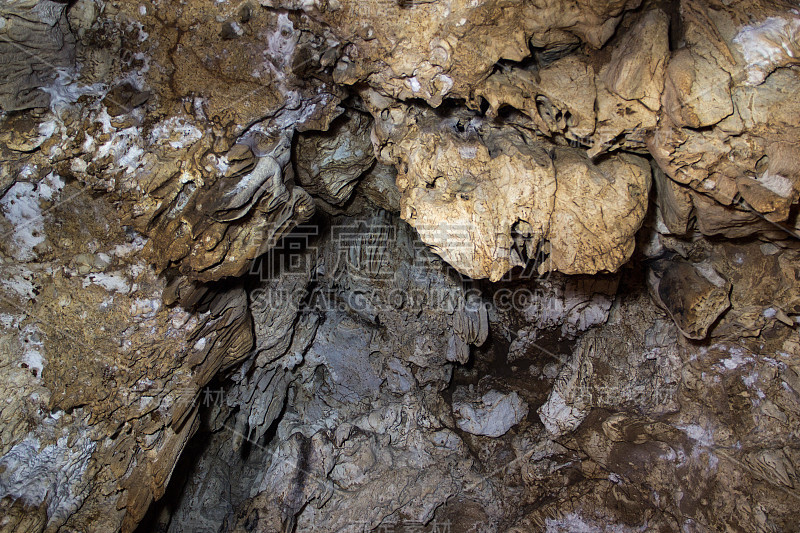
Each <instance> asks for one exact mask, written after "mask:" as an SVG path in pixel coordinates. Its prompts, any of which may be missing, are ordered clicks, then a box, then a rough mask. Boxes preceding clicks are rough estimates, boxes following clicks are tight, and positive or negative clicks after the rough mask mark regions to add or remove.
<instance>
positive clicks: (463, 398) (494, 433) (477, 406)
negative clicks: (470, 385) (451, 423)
mask: <svg viewBox="0 0 800 533" xmlns="http://www.w3.org/2000/svg"><path fill="white" fill-rule="evenodd" d="M469 396H470V394H469V392H468V391H466V390H465V389H457V390H456V392H455V393H454V394H453V413H454V414H455V415H456V418H457V421H456V423H457V424H458V427H459V428H461V429H462V430H463V431H466V432H467V433H472V434H473V435H486V436H487V437H500V436H502V435H505V434H506V433H507V432H508V430H509V429H511V428H512V427H513V426H514V425H516V424H518V423H519V421H520V420H522V419H523V418H524V417H525V416H526V415H527V414H528V406H527V405H526V404H525V402H524V401H523V400H522V399H520V397H519V395H518V394H517V393H516V392H511V393H510V394H503V393H501V392H498V391H496V390H491V391H489V392H487V393H486V394H484V395H483V396H481V397H480V398H478V399H477V400H470V399H469Z"/></svg>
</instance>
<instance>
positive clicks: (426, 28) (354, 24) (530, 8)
mask: <svg viewBox="0 0 800 533" xmlns="http://www.w3.org/2000/svg"><path fill="white" fill-rule="evenodd" d="M263 3H264V4H265V5H269V6H271V7H276V8H286V9H302V10H304V11H305V12H307V13H309V15H311V16H313V17H314V18H316V19H318V20H322V21H324V22H325V23H326V24H328V25H329V26H330V27H331V29H332V30H333V31H334V32H335V34H336V36H337V37H338V39H339V41H340V42H346V43H351V45H350V46H349V47H347V49H346V50H345V51H344V52H345V53H344V55H343V56H342V57H341V58H339V60H338V62H337V63H336V67H335V71H334V77H335V80H336V81H337V83H343V84H348V85H350V84H355V83H358V82H367V83H369V84H370V85H371V86H372V87H375V88H376V89H378V90H379V91H380V92H381V93H382V94H384V95H386V96H391V97H393V98H399V99H402V100H407V99H412V98H422V99H424V100H425V101H426V102H427V103H429V104H430V105H432V106H434V107H438V106H439V105H440V104H441V103H442V101H443V99H444V98H470V97H471V91H472V89H473V88H474V87H475V86H476V85H477V84H478V83H480V82H481V81H482V80H483V78H485V77H486V76H487V75H488V74H489V73H490V72H491V68H492V66H493V65H494V64H495V63H496V62H497V61H498V60H500V59H509V60H514V61H520V60H522V59H523V58H524V57H526V56H527V55H528V54H529V48H528V42H531V43H532V44H533V46H536V47H542V48H547V47H555V46H560V45H563V44H565V43H576V42H579V41H583V42H587V43H589V44H590V45H591V46H593V47H600V46H602V45H603V43H605V42H606V41H607V40H608V39H609V38H610V37H611V35H612V34H613V33H614V28H615V27H616V25H617V24H618V23H619V20H620V18H621V15H622V13H624V12H625V11H626V10H627V9H632V8H635V7H637V6H638V5H639V2H638V1H635V0H604V1H602V2H599V3H598V2H584V1H580V2H576V3H573V4H570V5H569V6H564V5H563V4H562V3H559V2H554V1H548V2H542V3H539V4H535V5H534V4H529V3H525V2H516V1H515V2H511V3H503V2H497V1H489V2H480V3H477V4H476V3H471V2H467V1H458V2H450V3H447V4H445V3H440V2H379V3H364V2H353V1H344V2H337V3H335V4H328V3H324V2H300V1H298V0H267V1H265V2H263ZM397 20H403V21H404V23H403V24H399V25H398V24H396V23H395V22H396V21H397Z"/></svg>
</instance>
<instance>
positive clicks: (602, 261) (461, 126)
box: [377, 107, 650, 281]
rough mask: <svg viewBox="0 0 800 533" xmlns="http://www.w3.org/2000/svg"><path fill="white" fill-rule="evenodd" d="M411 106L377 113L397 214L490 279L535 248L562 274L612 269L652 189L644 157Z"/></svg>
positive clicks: (467, 268) (454, 259)
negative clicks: (587, 150)
mask: <svg viewBox="0 0 800 533" xmlns="http://www.w3.org/2000/svg"><path fill="white" fill-rule="evenodd" d="M407 112H408V114H406V115H405V116H403V115H402V114H401V113H402V111H401V108H397V107H394V108H392V109H387V110H384V111H382V112H381V113H382V116H384V115H385V116H386V117H387V118H386V120H385V121H383V122H382V123H379V124H378V126H377V129H378V132H379V133H378V135H379V136H383V138H384V139H385V140H384V141H382V143H381V144H380V145H379V147H378V152H379V154H380V155H381V157H383V158H384V159H387V160H390V161H392V162H394V163H395V164H396V165H397V166H398V169H399V174H398V179H397V182H398V187H399V189H400V192H401V195H402V196H401V216H402V217H403V218H404V219H405V220H408V221H409V223H410V224H412V225H413V226H414V227H415V228H416V229H417V231H419V232H420V235H421V237H422V239H423V240H424V241H425V242H426V243H428V244H429V245H431V246H432V247H433V249H434V251H436V252H437V253H439V254H440V255H441V256H442V257H443V258H444V259H445V260H446V261H447V262H448V263H450V264H451V265H453V266H454V267H456V268H457V269H459V270H460V271H461V272H462V273H464V274H466V275H468V276H470V277H472V278H485V277H488V278H490V279H491V280H495V281H496V280H498V279H500V278H501V277H502V276H503V275H504V274H505V273H506V272H508V270H510V269H511V268H512V267H514V266H517V265H522V264H524V263H525V260H527V259H528V258H532V257H536V256H537V254H539V250H540V249H544V250H546V254H547V255H548V258H547V262H546V264H545V265H544V266H543V267H542V268H543V269H546V270H559V271H561V272H564V273H568V274H577V273H592V274H593V273H596V272H602V271H615V270H616V269H617V268H619V267H620V266H621V265H622V264H623V263H624V262H625V261H627V259H628V258H629V257H630V255H631V253H632V252H633V240H632V237H633V234H634V233H635V232H636V230H638V228H639V226H640V224H641V222H642V220H643V217H644V212H645V208H646V201H647V200H646V199H647V195H648V191H649V188H650V169H649V167H648V165H647V164H646V163H645V162H644V160H642V159H640V158H637V157H635V156H629V155H623V156H615V157H612V158H609V159H608V160H606V161H602V162H600V163H599V164H598V165H594V164H593V163H592V162H591V161H590V160H589V159H588V158H586V157H585V156H584V155H581V153H580V152H579V151H577V150H572V149H568V148H553V147H551V146H548V145H547V144H544V143H541V144H537V143H528V142H525V140H524V139H523V137H521V136H520V135H519V134H518V133H516V131H514V130H511V129H494V128H492V127H490V126H488V127H486V128H485V129H480V126H479V124H480V122H479V121H478V120H473V121H467V120H466V119H465V118H459V117H452V118H451V119H449V120H447V121H445V122H444V123H440V121H439V120H437V119H436V118H434V117H431V116H429V115H427V114H425V113H424V112H421V111H415V110H414V109H413V108H407ZM395 113H396V117H398V120H400V121H401V122H400V123H399V124H393V123H392V120H393V119H392V118H391V117H392V116H393V114H395ZM612 228H613V230H612ZM500 229H501V230H502V231H499V230H500ZM515 235H518V236H519V239H518V240H519V241H520V242H521V243H522V245H521V246H520V245H517V243H515V239H514V237H515ZM601 235H602V237H601Z"/></svg>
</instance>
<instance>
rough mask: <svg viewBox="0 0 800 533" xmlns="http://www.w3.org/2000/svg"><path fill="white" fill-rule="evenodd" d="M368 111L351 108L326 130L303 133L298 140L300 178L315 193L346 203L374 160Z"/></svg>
mask: <svg viewBox="0 0 800 533" xmlns="http://www.w3.org/2000/svg"><path fill="white" fill-rule="evenodd" d="M371 125H372V121H371V120H370V119H369V117H368V116H367V115H364V114H363V113H358V112H351V113H349V114H347V115H345V116H342V117H341V118H340V119H339V120H337V121H336V122H335V123H334V124H333V126H332V127H331V128H330V129H329V130H328V131H327V132H324V133H305V134H301V135H300V137H299V138H298V141H297V156H296V165H297V179H298V181H299V182H300V185H302V186H303V188H304V189H305V190H307V191H308V192H309V193H311V194H312V195H316V196H319V197H320V198H322V199H323V200H325V201H326V202H329V203H331V204H334V205H340V204H342V203H344V202H345V201H346V200H347V199H348V198H349V197H350V195H351V194H352V192H353V189H354V188H355V186H356V183H357V180H358V178H359V177H361V175H362V174H363V173H364V172H366V171H367V170H368V169H369V168H370V166H371V165H372V162H373V161H374V160H375V158H374V156H373V155H372V143H371V142H370V138H369V132H370V127H371Z"/></svg>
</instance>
